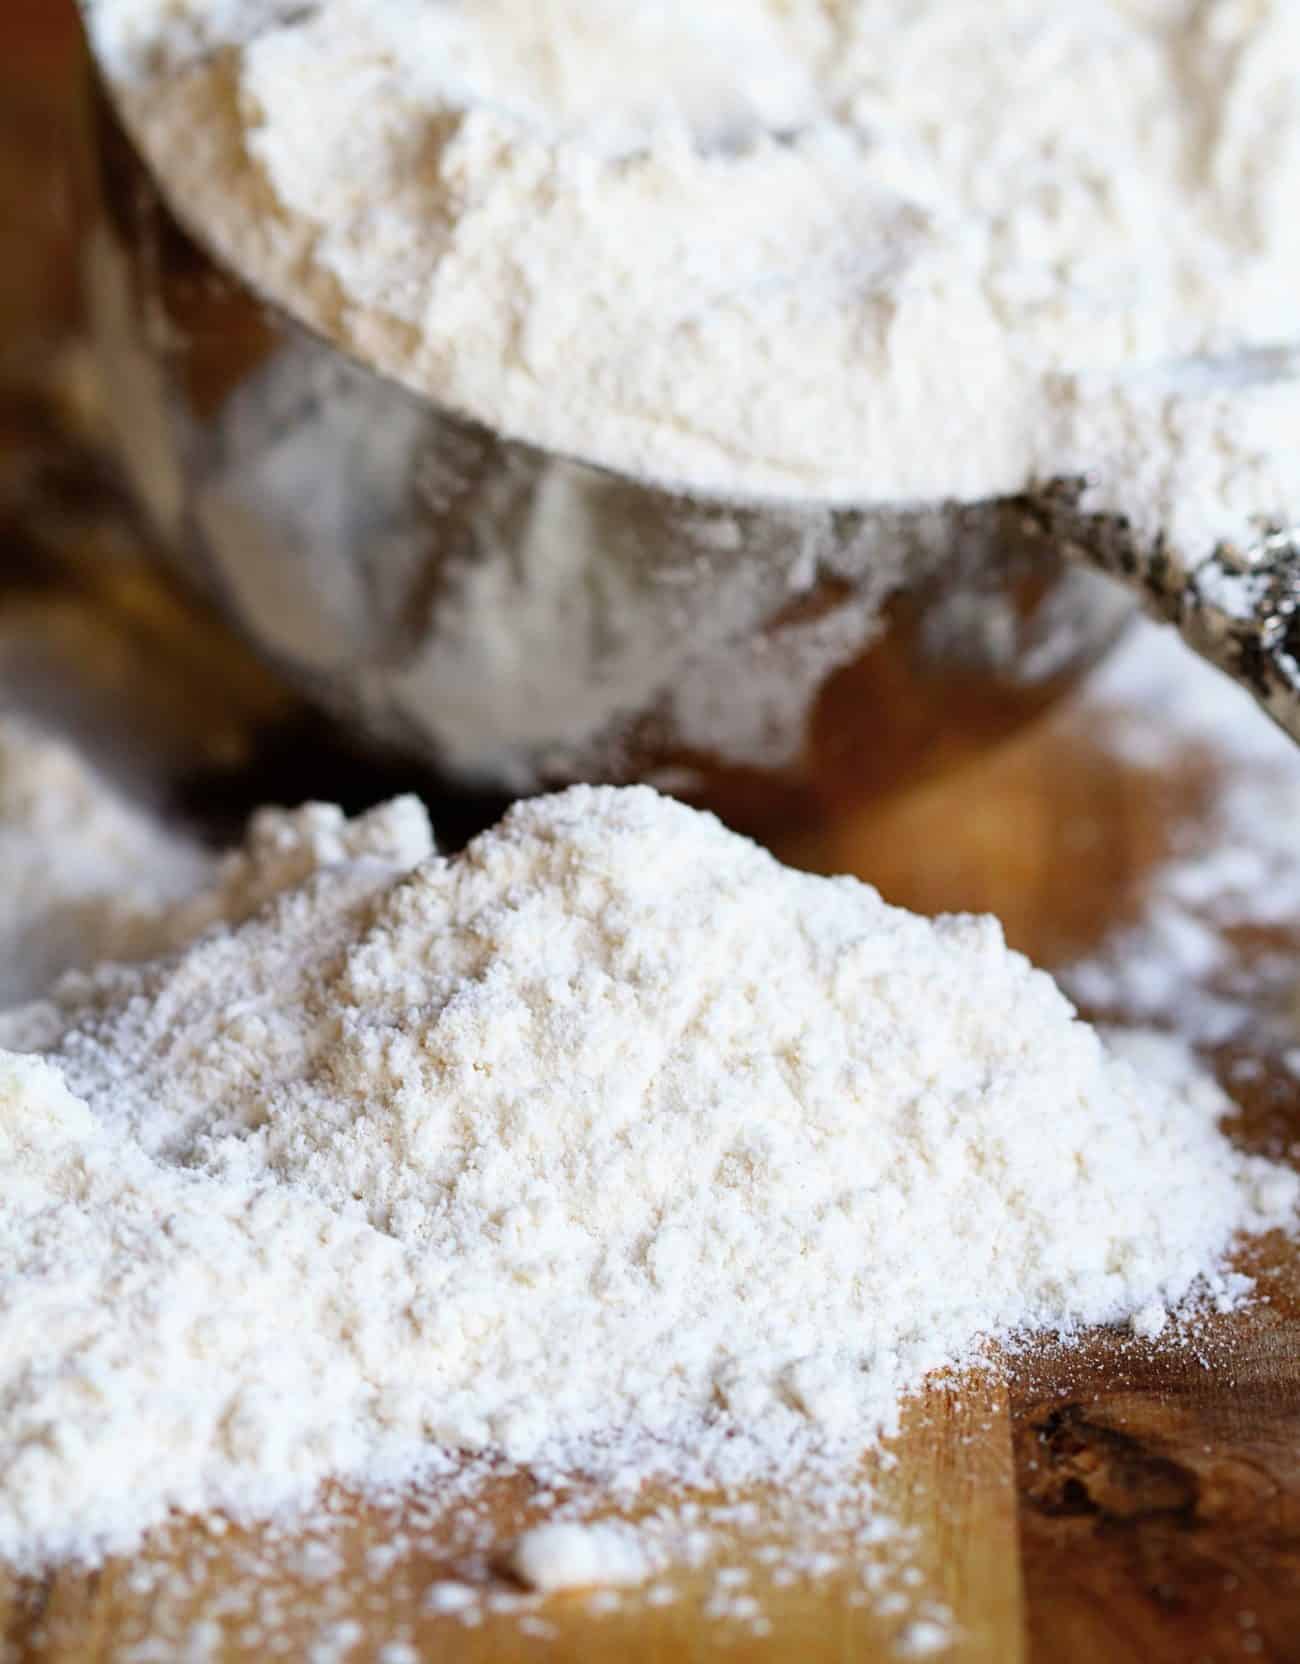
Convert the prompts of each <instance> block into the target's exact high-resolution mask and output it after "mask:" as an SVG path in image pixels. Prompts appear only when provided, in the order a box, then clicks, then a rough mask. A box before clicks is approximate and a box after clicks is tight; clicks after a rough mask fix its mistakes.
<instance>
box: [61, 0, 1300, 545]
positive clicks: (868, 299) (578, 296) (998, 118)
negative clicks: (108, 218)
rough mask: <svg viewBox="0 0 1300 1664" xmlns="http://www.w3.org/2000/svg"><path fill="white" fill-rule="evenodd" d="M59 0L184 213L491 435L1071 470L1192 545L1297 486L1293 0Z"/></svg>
mask: <svg viewBox="0 0 1300 1664" xmlns="http://www.w3.org/2000/svg"><path fill="white" fill-rule="evenodd" d="M86 4H87V12H88V17H89V22H90V28H91V34H92V38H93V41H94V44H95V47H96V49H97V52H98V55H99V58H100V61H101V63H102V64H103V66H104V67H105V69H106V71H107V73H108V75H109V78H110V80H111V82H112V83H113V85H114V87H115V90H116V92H117V94H118V96H119V99H120V102H121V107H122V110H123V112H124V114H125V116H126V118H127V121H128V123H129V126H130V128H131V130H132V132H133V133H134V135H135V137H136V139H137V140H138V141H139V143H140V144H141V146H142V147H143V150H144V153H145V154H146V156H147V157H148V158H149V159H150V161H151V163H152V165H153V166H154V168H155V169H156V170H157V171H158V173H159V175H160V177H161V179H162V181H163V184H164V187H165V189H166V191H167V194H168V196H169V198H170V200H171V203H172V205H173V207H174V208H175V210H176V211H177V212H178V213H179V214H180V216H181V217H182V219H183V220H184V221H185V222H186V223H187V224H188V225H190V226H191V227H192V228H193V229H194V230H196V231H197V232H199V233H200V234H201V235H202V237H203V238H205V239H206V240H207V241H208V242H210V243H211V244H212V245H213V246H214V247H215V248H216V249H217V250H218V251H219V252H220V253H222V254H223V255H225V256H226V257H227V258H228V259H230V260H231V261H233V262H234V263H235V265H236V266H237V268H239V269H241V270H242V271H244V272H245V273H246V274H247V275H248V276H250V277H251V278H252V279H253V280H254V281H255V283H256V284H257V285H259V286H260V287H261V288H262V289H263V290H264V291H265V292H266V293H267V294H269V295H270V296H272V297H273V298H274V299H275V300H277V301H278V302H280V303H281V304H282V305H284V306H285V307H287V308H288V309H289V311H290V312H291V313H293V314H294V315H296V316H298V317H299V318H302V319H304V320H306V321H308V322H310V323H311V324H313V325H315V326H317V327H319V328H320V329H322V330H324V331H325V332H326V333H327V334H329V335H331V336H333V337H334V338H335V339H337V340H339V341H340V342H342V343H343V344H345V345H346V346H348V347H349V348H351V349H353V350H354V351H355V352H357V353H358V354H359V355H360V356H361V357H362V358H363V359H365V360H366V361H369V362H371V363H374V364H376V365H377V366H379V367H381V368H385V369H387V370H388V371H389V372H391V373H392V374H394V375H396V376H398V377H399V378H400V379H402V380H404V381H405V382H407V383H409V384H410V385H413V386H415V387H417V388H420V389H423V390H425V391H427V392H429V393H431V394H433V395H435V396H436V397H437V398H438V399H439V400H440V401H443V402H445V403H447V404H449V405H451V406H453V407H455V408H457V409H460V410H463V411H466V412H468V413H470V414H471V415H473V416H476V417H478V418H480V419H482V420H483V421H485V422H486V423H488V424H490V425H492V426H494V427H496V428H498V429H499V430H501V431H503V432H506V433H509V434H512V435H515V436H517V437H522V438H525V439H528V440H531V441H534V442H536V443H538V444H540V445H543V446H545V447H548V448H552V449H555V450H558V451H560V452H562V453H566V454H570V455H576V456H580V457H583V458H586V459H589V460H594V461H598V462H602V463H606V464H610V465H613V466H616V467H618V468H620V469H623V470H625V471H628V472H631V473H633V474H636V475H639V476H644V477H647V478H651V479H655V480H659V481H662V482H665V483H669V484H679V485H685V486H691V487H695V488H698V489H702V490H706V491H719V492H723V493H727V494H733V493H742V494H758V495H777V496H782V497H799V498H807V497H816V498H825V499H837V500H853V501H871V502H880V501H885V502H902V501H909V502H911V501H921V500H926V501H928V500H937V499H943V498H950V497H951V498H960V499H976V498H982V497H990V496H995V495H999V494H1002V493H1006V492H1013V491H1017V490H1020V489H1022V488H1024V487H1025V486H1026V485H1027V484H1029V483H1031V482H1033V481H1036V480H1039V479H1041V478H1044V477H1051V476H1054V475H1057V474H1062V473H1083V472H1087V471H1090V472H1093V473H1095V474H1096V475H1097V476H1098V484H1097V487H1096V489H1095V491H1094V494H1093V497H1092V499H1091V501H1092V506H1094V507H1095V508H1097V509H1098V510H1105V509H1114V510H1119V511H1122V512H1124V513H1127V514H1128V515H1130V516H1131V517H1132V518H1133V519H1134V521H1135V522H1136V523H1137V524H1138V525H1139V527H1141V528H1143V529H1145V530H1147V531H1153V530H1154V529H1156V528H1158V527H1160V526H1162V525H1164V526H1168V527H1169V528H1170V529H1171V530H1172V531H1173V532H1174V534H1175V536H1176V537H1178V536H1181V537H1183V538H1184V539H1185V540H1186V541H1187V542H1188V544H1189V546H1191V545H1194V544H1197V543H1198V540H1199V542H1200V543H1202V544H1203V545H1204V549H1208V547H1209V542H1210V540H1212V539H1213V538H1214V537H1217V536H1221V535H1236V534H1240V533H1241V531H1242V529H1243V527H1244V526H1245V525H1246V524H1247V522H1248V521H1249V520H1250V518H1251V517H1252V516H1255V515H1272V516H1275V517H1281V518H1283V519H1286V518H1288V517H1290V516H1291V515H1293V514H1294V512H1295V509H1296V505H1297V502H1300V465H1297V463H1296V460H1295V447H1294V445H1292V444H1290V443H1289V441H1288V439H1287V437H1286V436H1288V435H1290V434H1293V433H1294V432H1295V430H1296V425H1297V421H1300V378H1298V377H1297V374H1296V368H1297V366H1296V356H1295V355H1296V344H1297V340H1298V339H1300V310H1298V309H1297V304H1296V298H1295V283H1294V273H1295V269H1296V265H1297V258H1298V257H1300V229H1298V228H1297V219H1296V215H1295V213H1294V211H1293V206H1294V203H1295V201H1296V199H1297V196H1298V195H1300V5H1297V4H1296V0H1256V3H1254V4H1238V3H1230V4H1214V5H1202V4H1191V3H1190V0H1171V3H1167V4H1149V3H1148V4H1140V5H1134V4H1120V3H1118V0H1085V3H1082V4H1081V3H1079V0H1057V3H1055V4H1049V5H1043V4H1029V3H1028V0H996V3H992V0H987V3H984V4H980V5H952V4H944V3H942V0H925V3H920V4H918V3H917V0H865V3H864V0H780V3H777V0H725V3H722V0H714V3H712V4H710V5H707V6H702V5H699V4H695V3H692V0H670V3H667V4H665V3H655V4H647V3H642V0H638V3H629V0H532V3H530V4H528V5H521V4H518V3H515V0H475V3H474V4H470V3H468V0H440V3H437V4H431V3H429V0H319V3H316V4H312V5H307V6H303V5H299V4H286V3H284V0H86ZM1242 354H1246V356H1245V357H1242V356H1240V355H1242ZM1220 358H1228V359H1232V360H1233V362H1232V363H1231V364H1230V365H1228V366H1226V367H1222V368H1216V367H1215V366H1214V365H1213V364H1209V365H1207V364H1206V362H1205V361H1206V360H1207V359H1213V360H1217V359H1220ZM1192 552H1193V553H1198V554H1199V553H1201V552H1203V549H1202V548H1201V547H1194V548H1193V550H1192Z"/></svg>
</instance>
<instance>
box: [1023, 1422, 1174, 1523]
mask: <svg viewBox="0 0 1300 1664" xmlns="http://www.w3.org/2000/svg"><path fill="white" fill-rule="evenodd" d="M1021 1439H1022V1446H1023V1448H1022V1452H1021V1455H1022V1460H1021V1464H1020V1466H1021V1475H1022V1492H1023V1495H1024V1499H1025V1501H1026V1502H1027V1503H1028V1504H1029V1505H1030V1506H1032V1507H1034V1508H1036V1509H1038V1510H1039V1511H1040V1512H1041V1513H1043V1514H1047V1515H1053V1516H1058V1517H1059V1516H1070V1515H1088V1516H1092V1517H1094V1518H1099V1519H1102V1520H1109V1521H1115V1522H1120V1521H1123V1522H1132V1521H1137V1520H1141V1519H1150V1518H1153V1517H1156V1516H1161V1517H1164V1518H1166V1519H1176V1520H1179V1521H1181V1522H1183V1523H1186V1524H1188V1525H1190V1524H1192V1523H1193V1521H1194V1519H1195V1516H1196V1510H1197V1504H1198V1501H1199V1498H1200V1481H1199V1479H1198V1477H1197V1475H1196V1474H1195V1473H1194V1472H1193V1471H1192V1470H1191V1469H1189V1468H1187V1467H1184V1466H1182V1465H1181V1464H1180V1463H1178V1462H1176V1461H1172V1460H1171V1459H1170V1458H1169V1457H1168V1456H1165V1455H1163V1454H1161V1453H1160V1452H1159V1451H1158V1450H1156V1449H1154V1448H1153V1447H1152V1446H1151V1445H1150V1444H1147V1443H1144V1442H1143V1441H1142V1440H1141V1439H1139V1438H1135V1437H1133V1436H1132V1435H1131V1434H1128V1433H1121V1432H1119V1431H1117V1430H1116V1429H1115V1428H1113V1427H1106V1426H1104V1425H1102V1424H1101V1423H1099V1422H1095V1421H1090V1420H1089V1419H1088V1416H1087V1414H1086V1412H1085V1410H1084V1408H1083V1406H1082V1405H1079V1404H1066V1405H1053V1406H1052V1407H1051V1408H1046V1409H1043V1410H1041V1411H1039V1412H1037V1413H1036V1414H1035V1415H1033V1416H1031V1417H1030V1419H1029V1421H1028V1424H1027V1425H1026V1426H1025V1428H1024V1429H1023V1431H1022V1434H1021Z"/></svg>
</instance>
